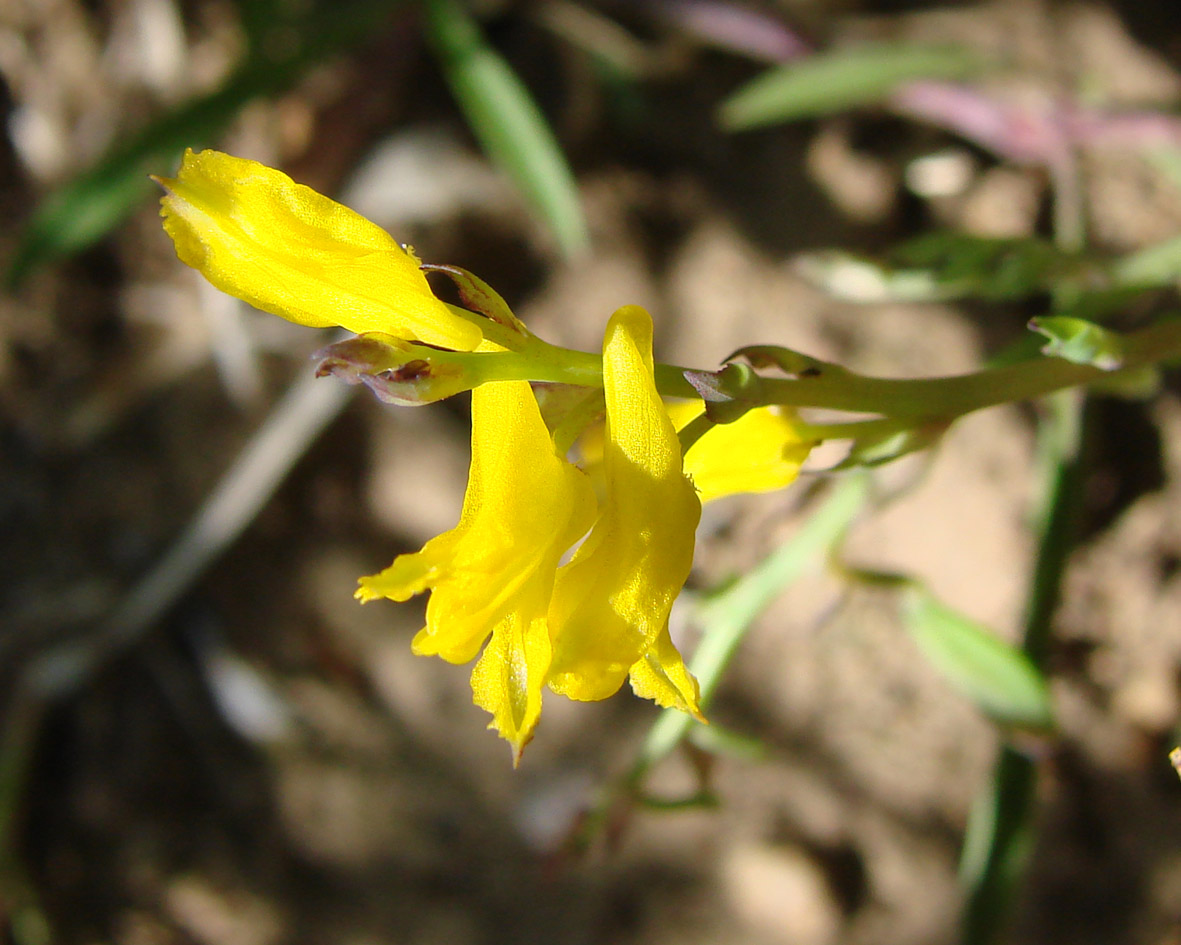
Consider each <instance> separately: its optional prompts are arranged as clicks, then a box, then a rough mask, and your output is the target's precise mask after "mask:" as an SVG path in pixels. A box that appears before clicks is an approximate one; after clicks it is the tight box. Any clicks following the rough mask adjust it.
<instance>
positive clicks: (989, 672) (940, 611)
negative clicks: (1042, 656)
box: [904, 583, 1054, 732]
mask: <svg viewBox="0 0 1181 945" xmlns="http://www.w3.org/2000/svg"><path fill="white" fill-rule="evenodd" d="M904 610H905V616H906V622H907V628H908V630H909V631H910V635H911V637H912V638H913V639H914V641H915V643H916V644H918V647H919V649H920V650H921V651H922V653H923V655H924V656H925V657H926V658H927V660H928V661H929V662H930V663H931V665H932V666H934V667H935V669H936V670H938V671H939V672H940V673H942V674H943V676H945V677H946V678H947V680H948V681H949V682H950V683H951V684H952V685H953V686H955V687H956V688H957V689H958V690H959V691H960V692H961V693H963V695H965V696H966V697H967V698H968V699H970V700H971V701H972V702H973V703H975V704H976V706H977V707H978V708H979V709H980V710H981V711H982V712H984V714H985V715H987V716H988V717H989V718H991V719H992V720H993V721H995V722H997V723H999V724H1001V725H1003V726H1005V727H1007V728H1017V729H1023V730H1029V731H1035V732H1044V731H1048V730H1050V729H1052V728H1053V726H1054V719H1053V714H1052V712H1051V710H1050V697H1049V691H1048V689H1047V687H1046V681H1045V678H1044V677H1043V676H1042V674H1041V673H1040V672H1039V671H1038V669H1037V667H1036V666H1034V664H1033V662H1032V660H1030V658H1029V657H1028V656H1027V655H1026V654H1025V653H1023V652H1022V651H1021V650H1019V649H1016V648H1015V647H1012V646H1010V645H1009V644H1007V643H1005V642H1004V641H1003V640H1001V639H999V638H998V637H996V636H995V635H993V634H992V633H990V632H989V631H988V630H987V629H986V628H984V627H982V626H980V625H979V624H978V623H976V622H975V621H973V620H970V619H968V618H967V617H965V616H964V615H963V614H960V613H958V612H956V611H954V610H952V609H951V608H950V607H948V606H947V605H945V604H943V603H941V602H940V601H938V600H936V599H935V598H934V597H933V596H931V594H930V593H928V592H927V591H926V590H925V589H924V588H922V587H921V586H919V585H917V584H914V583H912V584H911V585H910V586H909V588H908V590H907V592H906V598H905V608H904Z"/></svg>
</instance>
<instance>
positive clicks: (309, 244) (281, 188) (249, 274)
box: [157, 150, 482, 351]
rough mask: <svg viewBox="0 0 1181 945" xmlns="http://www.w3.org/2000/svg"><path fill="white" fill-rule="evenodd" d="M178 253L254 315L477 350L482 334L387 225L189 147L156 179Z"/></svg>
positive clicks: (268, 171)
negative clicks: (175, 166)
mask: <svg viewBox="0 0 1181 945" xmlns="http://www.w3.org/2000/svg"><path fill="white" fill-rule="evenodd" d="M157 181H158V182H159V183H160V184H161V185H162V186H163V187H164V188H165V189H166V190H167V191H168V193H167V195H166V196H165V197H164V198H163V199H162V200H161V201H160V205H161V215H162V216H163V217H164V229H165V230H167V232H168V235H169V236H171V237H172V240H173V242H174V243H175V244H176V254H177V256H179V257H180V260H181V262H184V263H186V264H188V265H190V266H192V267H193V268H194V269H197V270H198V271H200V272H201V274H202V275H204V276H205V278H206V279H208V280H209V281H210V282H211V283H213V285H215V286H217V288H219V289H221V290H222V291H223V292H228V293H229V294H230V295H233V296H236V297H237V298H240V299H243V300H244V301H246V302H249V303H250V304H251V305H253V306H255V307H256V308H260V309H262V310H263V311H265V312H270V313H272V314H274V315H281V316H282V317H283V318H287V319H290V320H291V321H293V322H298V323H299V324H301V325H311V326H313V327H316V328H326V327H329V326H332V325H340V326H342V327H344V328H347V329H348V330H349V331H352V332H356V333H358V334H360V333H362V332H367V331H378V332H384V333H385V334H388V335H394V336H396V337H398V338H405V339H413V340H417V341H423V342H426V343H427V344H432V345H438V346H440V347H444V348H451V349H454V350H457V351H471V350H473V349H474V348H475V347H476V346H477V345H478V344H479V343H480V340H481V338H482V334H481V332H480V329H479V328H478V327H477V325H476V324H475V323H473V322H469V321H466V320H465V319H463V318H462V317H460V316H459V315H456V314H455V313H454V312H452V311H451V310H450V309H448V308H447V306H446V305H444V304H443V303H442V302H441V301H439V300H438V299H437V298H435V296H434V294H433V293H432V292H431V289H430V285H429V284H428V283H427V280H426V277H425V276H424V275H423V273H422V271H421V270H420V269H419V268H418V261H417V260H416V259H415V258H414V257H413V256H412V255H411V254H410V253H408V252H407V251H406V250H404V249H403V248H402V247H401V246H399V245H398V243H397V242H396V241H395V240H394V238H393V237H392V236H390V235H389V234H388V233H386V232H385V231H384V230H383V229H381V227H379V226H377V225H376V224H374V223H371V222H369V221H368V220H366V219H365V218H364V217H363V216H361V215H360V214H358V213H355V212H354V211H352V210H350V209H349V208H348V207H345V206H342V205H341V204H339V203H336V202H335V201H334V200H330V199H328V198H327V197H325V196H323V195H322V194H318V193H316V191H314V190H312V189H311V188H310V187H305V186H304V185H302V184H297V183H295V181H293V180H292V179H291V178H290V177H288V176H287V175H286V174H283V173H281V172H280V171H276V170H274V169H273V168H269V167H267V166H265V165H263V164H259V163H258V162H257V161H249V160H246V159H245V158H238V157H233V156H231V155H229V154H222V153H221V152H219V151H200V152H193V151H191V150H187V151H186V152H185V156H184V160H183V161H182V162H181V166H180V171H179V172H178V173H177V176H176V177H175V178H157Z"/></svg>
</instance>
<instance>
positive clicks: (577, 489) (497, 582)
mask: <svg viewBox="0 0 1181 945" xmlns="http://www.w3.org/2000/svg"><path fill="white" fill-rule="evenodd" d="M594 514H595V498H594V493H593V491H592V489H591V487H590V485H589V483H588V482H587V480H586V477H585V476H584V475H583V474H582V473H581V472H580V471H579V470H578V469H576V468H575V467H574V466H572V465H570V464H569V463H567V462H566V461H565V460H564V459H562V458H561V457H559V456H558V455H557V454H556V453H555V451H554V443H553V440H552V439H551V438H550V434H549V431H548V430H547V429H546V426H545V423H544V422H543V421H542V418H541V412H540V410H539V409H538V406H537V401H536V400H535V399H534V396H533V392H532V390H531V389H530V387H529V384H528V383H527V382H525V381H503V382H496V383H489V384H484V385H482V386H481V387H478V388H476V390H474V391H473V392H472V465H471V472H470V474H469V477H468V486H467V492H466V494H465V495H464V501H463V511H462V513H461V514H460V520H459V524H458V525H456V527H455V528H453V529H452V530H451V531H449V532H445V533H444V534H442V535H439V536H437V537H435V538H432V539H431V540H430V541H428V542H427V543H426V544H425V545H424V546H423V548H422V550H421V551H418V552H416V553H414V554H408V555H400V556H399V557H398V558H397V559H396V560H395V561H394V563H393V564H392V565H390V566H389V567H388V568H386V569H385V570H384V571H382V572H381V573H380V574H376V575H373V576H371V577H366V578H362V579H361V581H360V587H359V588H358V590H357V597H358V598H360V599H361V600H362V601H369V600H373V599H374V598H378V597H388V598H391V599H393V600H406V599H407V598H408V597H410V596H412V595H414V594H418V593H421V592H422V591H425V590H428V589H429V590H431V599H430V601H429V602H428V604H427V609H426V626H425V627H424V628H423V629H422V630H421V631H420V632H419V633H418V635H417V636H415V638H414V642H413V648H414V652H415V653H418V654H420V655H427V656H429V655H437V656H440V657H442V658H443V659H445V660H447V661H449V662H452V663H465V662H467V661H468V660H470V659H472V658H473V657H474V656H475V655H476V654H477V653H478V652H479V650H480V647H481V646H483V644H484V641H485V640H487V639H488V637H489V635H490V634H491V637H492V639H491V642H490V643H489V644H488V646H487V648H486V649H485V650H484V654H483V656H482V657H481V658H480V661H479V662H478V663H477V664H476V667H475V669H474V671H473V672H472V692H473V697H474V701H475V702H476V704H477V705H479V706H481V707H482V708H484V709H486V710H487V711H488V712H491V713H492V722H491V723H490V727H492V728H495V729H496V730H497V731H499V732H500V734H501V736H502V737H503V738H505V739H507V740H508V741H509V742H510V743H511V744H512V746H513V757H514V759H518V758H519V757H520V752H521V750H522V749H523V748H524V746H525V744H526V743H527V742H528V741H529V739H530V738H531V737H532V735H533V729H534V727H535V726H536V724H537V719H538V716H539V715H540V713H541V692H542V687H543V686H544V684H545V678H546V673H547V672H548V670H549V663H550V638H549V630H548V627H547V624H546V615H547V612H548V609H549V603H550V596H551V594H552V592H553V587H554V574H555V572H556V571H557V567H558V561H559V560H560V559H561V557H562V555H563V554H565V552H566V550H567V549H568V548H569V547H570V546H571V545H572V544H573V543H574V542H575V541H577V540H578V538H579V537H581V536H582V535H583V534H584V533H585V532H586V530H587V529H588V528H589V527H590V524H591V522H592V521H593V520H594Z"/></svg>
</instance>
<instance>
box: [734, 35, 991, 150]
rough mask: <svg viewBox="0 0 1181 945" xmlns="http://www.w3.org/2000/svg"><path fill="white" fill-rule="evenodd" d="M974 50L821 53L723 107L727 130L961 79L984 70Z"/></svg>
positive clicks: (766, 76) (779, 70) (762, 79)
mask: <svg viewBox="0 0 1181 945" xmlns="http://www.w3.org/2000/svg"><path fill="white" fill-rule="evenodd" d="M984 65H985V63H984V61H983V60H982V59H981V58H980V56H979V55H977V54H976V53H975V52H973V51H972V50H969V49H964V48H961V47H957V46H912V45H895V46H865V47H862V48H859V49H844V50H838V51H836V52H830V53H818V54H816V55H813V56H809V57H808V58H806V59H803V60H801V61H799V62H793V63H789V64H787V65H782V66H777V67H776V68H774V69H771V70H769V71H767V72H765V73H763V74H762V75H760V76H758V77H757V78H755V79H754V80H753V81H751V82H750V83H748V84H747V85H744V86H743V87H742V88H740V89H739V90H738V91H737V92H735V93H734V94H733V95H731V96H730V97H729V98H727V99H726V101H724V102H723V103H722V106H721V109H720V110H719V119H720V121H721V124H722V127H723V128H725V129H726V130H727V131H745V130H747V129H750V128H759V127H762V126H764V125H772V124H778V123H779V122H785V121H796V120H799V119H801V118H813V117H815V116H817V115H827V114H831V113H833V112H839V111H843V110H845V109H848V108H853V107H856V106H858V105H866V104H870V103H872V102H878V101H881V100H882V99H884V98H885V97H886V96H888V95H889V94H890V93H891V92H892V91H894V89H895V88H896V87H897V86H898V85H900V84H901V83H903V82H907V81H910V80H913V79H958V78H964V77H966V76H969V75H972V74H974V73H977V72H979V71H981V69H982V68H984Z"/></svg>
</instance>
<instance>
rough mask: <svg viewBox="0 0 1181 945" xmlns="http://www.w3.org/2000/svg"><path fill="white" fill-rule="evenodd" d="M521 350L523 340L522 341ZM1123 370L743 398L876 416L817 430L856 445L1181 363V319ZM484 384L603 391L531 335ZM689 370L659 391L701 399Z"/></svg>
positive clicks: (836, 383)
mask: <svg viewBox="0 0 1181 945" xmlns="http://www.w3.org/2000/svg"><path fill="white" fill-rule="evenodd" d="M515 341H516V344H518V345H519V344H520V338H519V337H516V339H515ZM1122 352H1123V360H1122V367H1121V368H1120V370H1118V371H1103V370H1101V369H1099V368H1096V367H1092V366H1090V365H1087V364H1076V363H1074V362H1072V361H1066V360H1064V359H1062V358H1054V357H1038V358H1031V359H1029V360H1027V361H1019V362H1017V363H1016V364H1004V365H998V366H996V367H989V368H984V369H982V370H979V371H975V372H973V373H970V374H958V375H953V376H949V377H930V378H918V379H893V378H883V377H868V376H866V375H863V374H856V373H854V372H852V371H846V370H844V369H843V368H842V369H839V370H835V369H834V370H824V369H821V370H820V371H819V373H818V374H816V375H810V376H807V377H798V378H777V377H759V376H756V377H755V378H754V380H753V381H752V383H751V386H750V387H749V388H748V389H745V390H744V391H743V394H742V399H743V401H744V402H746V403H748V404H750V405H751V406H758V405H771V404H783V405H786V406H792V407H819V408H828V409H832V410H843V411H849V412H852V413H863V414H875V415H877V416H876V417H875V418H874V419H870V420H859V421H852V422H850V423H837V424H826V425H817V426H813V427H810V430H811V432H813V433H814V434H816V435H817V436H818V437H820V438H828V439H852V438H858V437H864V436H880V435H885V434H889V433H892V432H898V431H899V430H904V429H910V428H912V427H914V426H916V425H918V424H920V423H923V422H928V421H943V422H946V421H948V420H952V419H954V418H956V417H960V416H963V415H964V414H967V413H972V412H973V411H976V410H982V409H984V408H986V407H995V406H998V405H999V404H1005V403H1012V402H1016V401H1022V400H1032V399H1035V398H1038V397H1043V396H1045V395H1047V394H1052V393H1054V392H1056V391H1060V390H1064V389H1066V388H1069V387H1076V386H1079V385H1083V384H1088V383H1091V382H1092V381H1097V380H1101V379H1102V380H1110V379H1113V378H1118V377H1119V376H1120V375H1122V374H1131V373H1133V372H1135V371H1137V370H1140V369H1143V368H1145V367H1148V366H1152V365H1156V364H1160V363H1162V362H1166V361H1170V360H1173V359H1178V358H1181V318H1173V319H1168V320H1165V321H1161V322H1158V323H1157V324H1155V325H1150V326H1149V327H1147V328H1143V329H1141V330H1140V331H1137V332H1133V333H1131V334H1128V335H1125V336H1124V337H1123V343H1122ZM476 357H477V358H478V359H479V363H480V368H479V376H480V381H481V382H483V381H499V380H529V381H547V382H552V383H559V384H576V385H580V386H583V387H602V386H603V364H602V359H601V357H600V356H599V355H598V354H594V353H591V352H586V351H574V350H571V349H568V348H559V347H557V346H556V345H551V344H549V343H548V342H545V341H542V340H541V339H540V338H536V337H531V338H530V339H529V341H528V343H527V344H525V346H524V347H519V348H518V349H517V350H514V351H506V352H495V353H488V354H480V355H478V356H476ZM684 374H685V368H683V367H679V366H677V365H671V364H659V363H658V364H657V365H656V386H657V388H658V389H659V391H660V393H661V394H662V395H663V396H665V397H687V398H696V397H698V396H700V395H699V394H698V393H697V391H696V390H695V389H694V388H693V386H692V385H691V384H690V383H689V382H688V381H687V380H686V379H685V376H684Z"/></svg>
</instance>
